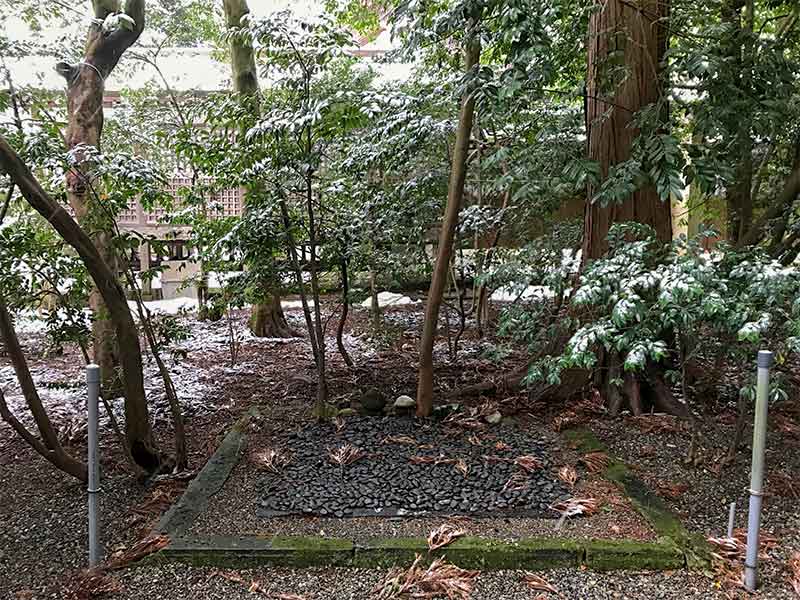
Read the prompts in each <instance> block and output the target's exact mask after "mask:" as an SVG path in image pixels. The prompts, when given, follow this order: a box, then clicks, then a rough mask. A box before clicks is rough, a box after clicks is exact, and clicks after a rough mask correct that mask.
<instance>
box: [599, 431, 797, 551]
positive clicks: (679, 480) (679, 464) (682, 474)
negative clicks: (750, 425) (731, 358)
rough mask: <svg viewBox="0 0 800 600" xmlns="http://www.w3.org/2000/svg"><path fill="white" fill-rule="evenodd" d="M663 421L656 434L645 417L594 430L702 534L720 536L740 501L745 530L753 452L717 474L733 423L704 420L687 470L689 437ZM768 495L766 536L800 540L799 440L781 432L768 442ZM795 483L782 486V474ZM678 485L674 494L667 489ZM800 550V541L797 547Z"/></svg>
mask: <svg viewBox="0 0 800 600" xmlns="http://www.w3.org/2000/svg"><path fill="white" fill-rule="evenodd" d="M649 419H650V421H651V423H653V419H658V420H660V421H661V422H663V423H664V426H662V427H658V424H659V423H658V422H657V421H656V422H655V424H656V426H657V427H656V430H655V431H649V432H648V431H643V430H642V429H641V426H643V427H644V428H645V429H647V428H648V423H647V421H646V420H642V421H636V420H633V419H627V420H623V421H620V420H616V421H612V420H608V421H601V420H598V421H596V422H594V423H592V429H593V430H594V431H595V433H596V434H597V435H598V437H599V438H600V439H601V440H602V441H603V442H604V443H605V444H606V445H607V446H608V447H609V451H610V452H611V453H612V454H613V455H615V456H617V457H619V458H620V459H621V460H623V461H625V462H627V463H628V464H630V465H632V467H633V468H634V470H635V471H636V473H637V475H638V476H639V477H641V478H642V479H643V480H644V481H645V482H646V483H647V484H648V486H649V487H650V488H651V489H653V490H655V491H657V492H659V491H660V493H661V495H662V497H663V498H664V500H665V501H666V502H667V504H668V506H670V507H671V508H672V509H673V510H674V511H675V512H676V513H677V514H678V515H679V516H680V517H681V520H682V521H683V522H684V524H685V525H686V526H687V527H688V528H689V529H691V530H693V531H696V532H698V533H702V534H704V535H713V536H715V537H716V536H722V535H724V534H725V529H726V527H727V522H728V507H729V505H730V503H731V502H736V505H737V513H736V526H737V527H746V525H747V507H748V499H749V495H748V490H749V488H750V450H749V449H747V448H745V449H742V450H740V452H739V454H738V456H737V459H736V462H735V463H734V464H732V465H730V466H728V467H726V468H725V469H723V470H722V471H720V472H717V469H718V466H719V461H720V460H721V458H722V457H723V456H724V455H725V452H726V450H727V448H728V444H729V443H730V439H731V436H732V435H733V424H732V423H731V422H730V421H731V419H730V418H724V416H723V418H722V419H706V420H705V421H706V422H707V423H708V425H706V426H705V427H704V428H703V435H702V443H701V449H700V452H699V453H698V454H699V456H701V457H703V461H702V462H701V463H700V464H699V465H697V466H694V465H686V464H684V462H683V458H684V457H685V456H686V453H687V450H688V445H689V433H688V432H686V431H683V430H682V429H680V428H679V429H678V430H677V431H672V428H673V426H675V427H677V426H678V425H679V424H678V423H677V421H675V420H674V419H671V418H670V417H650V418H649ZM744 439H745V440H748V439H752V432H751V431H747V432H746V433H745V438H744ZM766 473H767V478H766V482H765V490H766V491H767V493H768V495H767V496H766V497H765V499H764V508H763V512H762V525H763V527H764V528H765V530H766V531H767V532H768V533H771V534H773V535H778V536H781V537H785V536H788V537H790V538H793V539H794V540H798V539H799V536H798V530H800V512H798V508H797V507H798V500H800V498H799V497H798V496H797V495H796V494H800V483H798V482H799V481H800V451H798V445H797V441H795V440H793V439H791V438H790V437H788V436H784V435H782V434H781V432H779V431H775V430H773V431H770V433H769V435H768V443H767V458H766ZM781 476H782V478H784V479H786V480H788V481H789V482H790V485H791V484H793V486H794V491H793V490H792V489H791V487H790V488H789V489H786V486H785V484H784V486H783V487H782V486H780V485H779V483H778V482H779V477H781ZM670 488H674V491H670ZM796 547H797V548H800V544H797V546H796Z"/></svg>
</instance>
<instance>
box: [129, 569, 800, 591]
mask: <svg viewBox="0 0 800 600" xmlns="http://www.w3.org/2000/svg"><path fill="white" fill-rule="evenodd" d="M222 573H224V575H223V574H222ZM386 574H387V572H386V571H378V570H364V569H304V570H292V569H259V570H250V571H237V572H220V571H218V570H216V569H208V568H193V567H189V566H185V565H177V564H171V565H162V566H148V567H138V568H133V569H128V570H126V571H123V572H121V573H119V574H117V578H118V579H119V582H120V584H121V586H122V590H121V592H120V593H118V594H117V595H116V596H114V597H115V598H118V599H119V600H144V599H147V600H153V599H165V600H166V599H173V598H194V599H195V600H237V599H242V600H244V599H247V600H250V599H252V598H253V597H254V596H253V594H252V593H250V592H248V588H249V587H250V585H251V584H252V582H257V583H258V584H259V585H260V586H261V588H262V589H263V590H264V591H265V592H266V593H268V594H297V595H300V596H301V597H302V598H307V599H308V600H366V599H369V598H372V597H373V596H374V594H373V590H374V589H375V588H376V586H377V585H378V584H379V583H380V582H381V581H382V580H383V579H384V578H385V576H386ZM538 574H539V575H541V576H542V577H544V578H545V579H546V580H547V581H548V582H550V583H551V584H552V585H554V586H555V587H556V588H557V589H558V590H559V591H560V592H561V594H562V596H561V597H563V598H569V599H578V598H579V599H581V600H607V599H620V600H653V599H658V600H683V599H685V598H696V599H721V598H730V597H731V596H729V595H728V594H727V593H726V592H725V591H722V590H720V589H719V588H717V587H716V585H715V581H714V580H713V579H712V578H708V577H706V576H703V575H701V574H697V573H687V572H684V571H673V572H661V573H650V572H615V573H597V572H593V571H581V570H578V569H558V570H553V571H545V572H541V573H538ZM225 575H227V578H226V576H225ZM236 576H239V577H241V581H238V582H237V581H232V580H231V579H233V578H235V577H236ZM522 577H523V573H522V572H519V571H494V572H485V573H481V574H480V575H479V576H478V579H477V582H476V585H475V590H474V592H473V594H472V596H471V600H517V599H519V600H532V599H534V598H538V597H541V598H555V597H556V596H555V595H553V594H543V592H538V591H534V590H530V589H528V588H527V587H526V585H525V584H524V582H523V581H522ZM539 594H543V595H542V596H539ZM789 594H790V590H789V588H788V586H787V585H786V584H785V583H784V582H783V581H781V580H778V579H775V580H769V581H765V587H764V589H763V590H762V592H761V594H760V595H759V598H762V599H764V600H786V599H787V598H789V597H790V595H789Z"/></svg>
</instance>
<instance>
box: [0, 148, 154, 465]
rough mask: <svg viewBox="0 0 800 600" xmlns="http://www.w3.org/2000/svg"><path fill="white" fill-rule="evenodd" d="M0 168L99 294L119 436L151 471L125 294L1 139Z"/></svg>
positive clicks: (137, 352)
mask: <svg viewBox="0 0 800 600" xmlns="http://www.w3.org/2000/svg"><path fill="white" fill-rule="evenodd" d="M0 165H1V166H2V167H3V170H4V171H5V172H6V173H8V174H9V176H10V177H11V179H12V180H13V181H14V182H15V183H16V185H17V187H18V188H19V190H20V192H21V193H22V196H23V197H24V198H25V199H26V200H27V202H28V203H29V204H30V205H31V206H32V207H33V208H34V210H36V212H38V213H39V214H40V215H42V217H44V218H45V219H46V220H47V221H48V222H49V223H50V224H51V225H52V226H53V228H54V229H55V230H56V231H57V232H58V234H59V235H60V236H61V237H62V239H63V240H64V241H65V242H66V243H67V244H69V245H70V246H72V247H73V248H74V249H75V251H76V252H77V253H78V256H79V257H80V258H81V260H82V261H83V264H84V265H85V266H86V270H87V271H88V272H89V275H90V276H91V278H92V280H93V281H94V284H95V286H96V287H97V289H98V290H99V292H100V294H101V295H102V297H103V301H104V302H105V305H106V307H107V309H108V312H109V315H110V317H111V321H112V322H113V323H114V328H115V333H116V337H117V340H118V342H119V354H120V364H121V366H122V372H123V374H124V377H123V384H124V389H125V435H126V437H127V438H128V444H129V445H130V449H131V455H132V456H133V458H134V459H135V460H136V463H137V464H138V465H139V466H141V467H142V468H143V469H145V471H148V472H154V471H156V470H157V469H158V468H159V466H160V462H161V461H160V456H159V453H158V450H157V448H156V445H155V443H154V441H153V436H152V431H151V428H150V418H149V414H148V409H147V399H146V396H145V391H144V375H143V372H142V351H141V346H140V344H139V333H138V331H137V329H136V324H135V323H134V322H133V317H131V312H130V309H129V308H128V302H127V299H126V297H125V291H124V290H123V289H122V286H121V285H120V283H119V280H118V278H117V277H116V275H115V274H114V273H113V272H112V271H111V269H110V268H109V266H108V265H107V264H106V263H105V261H104V260H103V257H102V256H101V254H100V253H99V252H98V250H97V248H96V247H95V245H94V244H93V242H92V240H91V239H90V238H89V236H88V235H87V234H86V233H85V232H84V231H83V229H81V228H80V226H78V224H77V223H76V222H75V221H74V220H73V219H72V217H71V216H70V215H69V213H67V211H66V210H64V208H63V207H61V206H60V205H59V204H58V203H56V202H55V201H53V199H52V198H50V196H48V194H47V192H45V191H44V190H43V189H42V187H41V186H40V185H39V182H38V181H37V180H36V179H35V178H34V177H33V175H32V174H31V172H30V170H29V169H28V168H27V167H26V166H25V165H24V164H23V163H22V161H21V160H20V158H19V156H17V154H16V152H14V150H13V149H12V148H11V146H9V145H8V142H6V140H5V138H3V137H2V136H0Z"/></svg>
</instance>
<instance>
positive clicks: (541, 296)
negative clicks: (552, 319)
mask: <svg viewBox="0 0 800 600" xmlns="http://www.w3.org/2000/svg"><path fill="white" fill-rule="evenodd" d="M555 295H556V294H555V292H554V291H553V290H552V289H550V288H549V287H546V286H543V285H529V286H528V287H526V288H524V289H521V288H519V287H517V286H513V285H508V286H505V287H501V288H499V289H496V290H495V291H494V292H492V295H491V300H492V302H516V301H517V300H547V299H550V298H553V297H555Z"/></svg>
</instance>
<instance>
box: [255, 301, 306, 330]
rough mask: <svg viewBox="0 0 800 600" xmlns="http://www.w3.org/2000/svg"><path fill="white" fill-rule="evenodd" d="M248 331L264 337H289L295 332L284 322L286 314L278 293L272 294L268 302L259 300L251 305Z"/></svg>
mask: <svg viewBox="0 0 800 600" xmlns="http://www.w3.org/2000/svg"><path fill="white" fill-rule="evenodd" d="M250 331H252V332H253V335H254V336H256V337H264V338H290V337H294V336H295V332H294V331H293V330H292V328H291V327H289V323H287V322H286V316H285V315H284V314H283V308H282V307H281V296H280V294H272V296H271V297H270V300H269V302H260V303H258V304H254V305H253V310H252V313H251V315H250Z"/></svg>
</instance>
